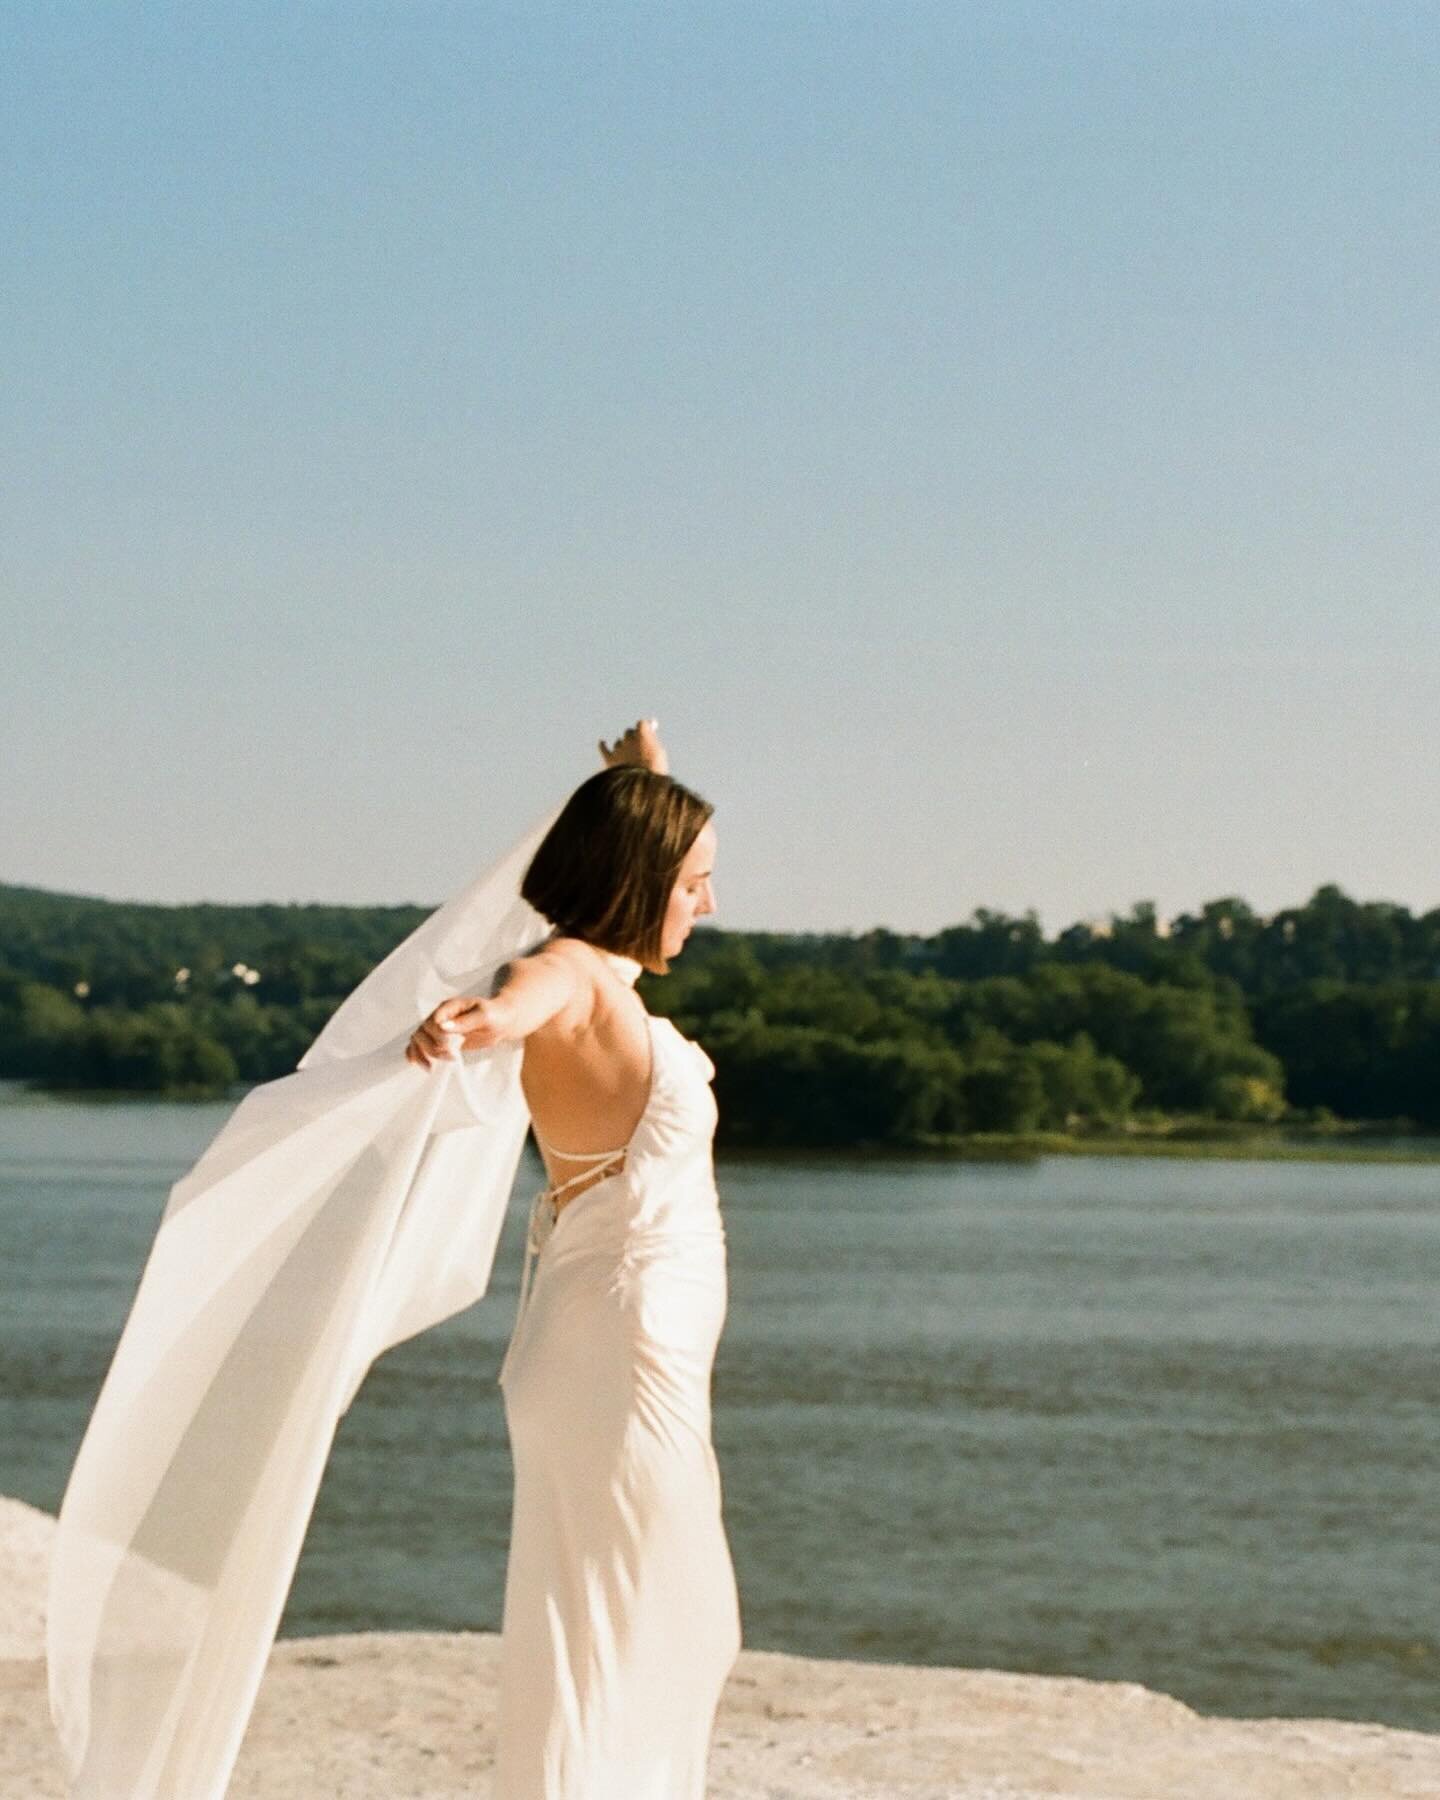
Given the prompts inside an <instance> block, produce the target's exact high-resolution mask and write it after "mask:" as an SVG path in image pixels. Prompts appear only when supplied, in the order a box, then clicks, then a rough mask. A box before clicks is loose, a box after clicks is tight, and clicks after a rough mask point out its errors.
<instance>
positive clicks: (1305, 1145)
mask: <svg viewBox="0 0 1440 1800" xmlns="http://www.w3.org/2000/svg"><path fill="white" fill-rule="evenodd" d="M258 1085H263V1084H259V1083H248V1084H236V1085H235V1086H233V1087H231V1088H230V1089H228V1090H227V1091H226V1092H224V1093H221V1094H216V1093H211V1092H198V1093H197V1092H187V1091H185V1090H183V1089H182V1090H174V1091H168V1092H167V1091H164V1090H155V1089H133V1088H69V1087H55V1088H51V1087H46V1086H45V1085H43V1083H41V1082H39V1081H34V1080H26V1079H14V1078H10V1079H5V1080H0V1105H18V1104H27V1103H28V1104H34V1105H46V1106H50V1105H57V1106H58V1105H66V1104H73V1105H80V1106H126V1105H131V1104H135V1103H137V1102H140V1103H145V1104H148V1105H166V1106H168V1105H182V1106H206V1105H210V1106H228V1107H232V1108H233V1107H235V1106H238V1105H239V1103H240V1101H241V1100H243V1099H244V1098H245V1096H246V1094H248V1093H249V1092H250V1091H251V1088H252V1087H254V1086H258ZM1412 1137H1413V1141H1407V1139H1411V1138H1412ZM716 1151H717V1154H718V1155H719V1156H721V1157H723V1158H724V1159H725V1160H727V1161H734V1162H807V1163H813V1162H817V1161H821V1162H839V1163H846V1164H861V1165H863V1164H865V1163H879V1162H903V1163H924V1162H931V1163H974V1162H993V1163H1025V1164H1033V1163H1039V1162H1043V1161H1044V1160H1045V1159H1046V1158H1047V1157H1051V1156H1089V1157H1107V1156H1111V1157H1137V1156H1138V1157H1146V1156H1148V1157H1159V1158H1164V1159H1170V1160H1175V1159H1177V1158H1178V1159H1180V1160H1185V1161H1198V1162H1319V1163H1356V1164H1364V1163H1373V1164H1400V1165H1406V1164H1433V1163H1440V1137H1436V1136H1434V1135H1432V1134H1431V1133H1428V1132H1420V1131H1417V1132H1414V1133H1413V1134H1412V1133H1408V1132H1406V1131H1405V1130H1403V1129H1402V1128H1400V1127H1399V1126H1397V1125H1394V1124H1390V1123H1387V1122H1384V1121H1336V1122H1335V1123H1334V1124H1326V1125H1318V1126H1309V1127H1305V1126H1295V1125H1289V1126H1287V1125H1283V1124H1277V1125H1272V1126H1268V1127H1266V1126H1253V1125H1252V1126H1232V1125H1225V1124H1220V1123H1213V1122H1208V1121H1190V1122H1187V1123H1183V1124H1177V1125H1174V1126H1172V1127H1171V1128H1170V1129H1169V1130H1166V1129H1164V1128H1163V1127H1160V1128H1149V1129H1138V1130H1131V1131H1127V1132H1107V1133H1093V1134H1089V1135H1086V1136H1079V1135H1076V1134H1073V1133H1069V1132H1056V1131H1037V1132H1016V1133H1007V1132H976V1133H973V1134H971V1135H968V1136H958V1137H945V1138H940V1137H937V1138H935V1139H933V1140H927V1141H925V1142H922V1143H918V1144H846V1145H835V1144H831V1145H825V1144H727V1143H725V1142H724V1140H723V1138H722V1139H720V1140H719V1141H718V1142H717V1144H716Z"/></svg>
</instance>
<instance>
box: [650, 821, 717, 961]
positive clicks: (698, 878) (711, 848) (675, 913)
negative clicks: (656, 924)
mask: <svg viewBox="0 0 1440 1800" xmlns="http://www.w3.org/2000/svg"><path fill="white" fill-rule="evenodd" d="M714 868H715V827H714V825H713V824H712V823H711V821H710V820H708V819H707V820H706V821H705V824H704V825H703V826H702V827H701V830H700V834H699V836H698V837H697V838H696V839H695V842H694V843H693V844H692V845H691V846H690V848H689V850H688V851H687V852H686V855H685V860H684V862H682V863H681V865H680V873H679V874H678V875H677V876H676V877H675V886H674V887H673V888H672V889H671V890H670V904H669V905H668V906H667V907H666V908H665V923H664V925H663V926H662V927H661V929H660V953H661V955H662V956H663V957H664V958H665V960H666V961H667V962H668V961H669V960H670V958H671V957H672V956H676V955H678V954H679V952H680V951H681V950H683V949H684V948H685V940H686V939H687V938H688V937H689V935H690V933H691V931H692V930H693V928H694V925H695V921H696V920H697V919H703V918H704V917H705V916H706V914H707V913H713V912H714V910H715V890H714V888H713V887H712V886H711V885H710V877H711V875H712V873H713V872H714Z"/></svg>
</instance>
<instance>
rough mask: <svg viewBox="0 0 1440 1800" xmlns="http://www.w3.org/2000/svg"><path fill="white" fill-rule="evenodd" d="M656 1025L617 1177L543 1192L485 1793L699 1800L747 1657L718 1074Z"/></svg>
mask: <svg viewBox="0 0 1440 1800" xmlns="http://www.w3.org/2000/svg"><path fill="white" fill-rule="evenodd" d="M646 1017H647V1020H648V1029H649V1032H650V1038H651V1045H652V1062H651V1069H652V1074H651V1083H650V1092H649V1097H648V1099H647V1101H646V1106H645V1111H644V1113H643V1115H642V1117H641V1120H640V1123H639V1125H638V1126H637V1127H636V1129H635V1132H634V1133H633V1135H632V1137H631V1139H630V1142H629V1143H628V1145H626V1146H625V1149H624V1152H623V1155H624V1164H623V1167H621V1168H620V1169H619V1170H618V1171H617V1172H615V1173H612V1174H605V1175H602V1177H601V1179H600V1180H599V1181H595V1182H593V1184H592V1185H591V1186H589V1187H586V1188H584V1189H583V1190H582V1191H581V1192H580V1193H578V1194H576V1195H574V1196H573V1197H572V1198H571V1199H570V1200H568V1201H567V1202H566V1203H565V1204H564V1205H563V1206H562V1207H561V1208H560V1209H559V1212H558V1214H557V1212H556V1211H555V1207H554V1203H553V1200H552V1198H551V1195H552V1193H553V1192H554V1190H552V1189H549V1188H547V1189H545V1190H543V1191H542V1192H541V1194H540V1195H539V1196H537V1199H536V1203H535V1207H534V1210H533V1212H532V1215H531V1222H530V1232H529V1237H528V1241H527V1254H526V1265H525V1277H526V1279H525V1280H524V1281H522V1287H521V1300H520V1307H519V1310H518V1312H517V1315H516V1322H515V1329H514V1332H513V1334H512V1336H511V1340H510V1345H509V1348H508V1350H507V1351H506V1354H505V1360H504V1362H503V1363H502V1365H501V1369H500V1377H499V1380H500V1387H501V1392H502V1394H503V1397H504V1407H505V1418H506V1426H507V1429H508V1431H509V1434H510V1446H511V1453H512V1458H513V1462H514V1468H515V1498H514V1509H513V1515H512V1521H511V1539H510V1554H509V1562H508V1565H507V1569H506V1579H505V1600H504V1613H503V1620H502V1626H501V1649H500V1693H499V1717H498V1730H497V1746H496V1765H495V1768H496V1774H495V1788H494V1796H495V1800H704V1795H705V1773H706V1764H707V1760H708V1756H709V1747H710V1738H711V1733H712V1730H713V1726H714V1719H715V1712H716V1707H717V1705H718V1702H719V1699H720V1693H721V1690H722V1688H723V1687H724V1684H725V1680H726V1677H727V1676H728V1674H729V1672H730V1670H731V1668H732V1667H733V1665H734V1662H735V1659H736V1656H737V1655H738V1653H739V1650H740V1643H741V1622H740V1607H739V1596H738V1593H737V1591H736V1585H735V1574H734V1568H733V1566H732V1563H731V1559H730V1550H729V1545H728V1542H727V1540H726V1535H725V1528H724V1522H723V1517H722V1507H721V1483H720V1473H719V1468H718V1465H717V1463H716V1459H715V1452H714V1449H713V1448H712V1445H711V1441H710V1422H711V1415H710V1377H711V1369H712V1365H713V1362H714V1356H715V1349H716V1345H717V1343H718V1341H719V1337H720V1331H721V1328H722V1326H723V1324H724V1320H725V1311H726V1302H727V1283H726V1249H725V1233H724V1228H723V1225H722V1222H721V1216H720V1206H719V1197H718V1195H717V1193H716V1188H715V1177H714V1168H713V1162H712V1156H711V1145H712V1139H713V1137H714V1131H715V1119H716V1113H715V1100H714V1095H713V1094H712V1092H711V1089H710V1082H711V1080H712V1078H713V1076H714V1073H715V1070H714V1065H713V1064H712V1063H711V1061H710V1059H709V1057H708V1056H706V1054H705V1052H704V1051H703V1050H702V1049H701V1048H700V1046H699V1045H698V1044H696V1043H694V1042H692V1041H691V1040H690V1039H689V1038H687V1037H685V1036H683V1035H682V1033H681V1032H680V1031H679V1030H678V1029H677V1028H676V1027H675V1026H674V1025H672V1024H671V1023H670V1021H669V1020H668V1019H665V1018H662V1017H659V1016H657V1015H653V1014H649V1013H647V1014H646ZM611 1154H612V1158H613V1156H616V1155H619V1154H620V1153H619V1152H616V1153H611ZM592 1173H593V1171H592ZM532 1255H533V1256H534V1259H535V1260H534V1264H533V1282H532V1281H531V1280H530V1279H529V1278H530V1276H531V1270H532V1265H531V1256H532Z"/></svg>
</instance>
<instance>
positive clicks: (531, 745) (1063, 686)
mask: <svg viewBox="0 0 1440 1800" xmlns="http://www.w3.org/2000/svg"><path fill="white" fill-rule="evenodd" d="M1437 76H1440V11H1437V9H1436V8H1435V7H1434V6H1433V5H1432V4H1429V3H1428V0H1426V3H1425V4H1420V5H1410V4H1405V3H1403V0H1386V3H1385V4H1383V5H1378V6H1377V5H1374V4H1372V3H1371V0H1355V3H1354V4H1351V5H1345V6H1335V5H1310V4H1304V3H1303V0H1285V3H1283V4H1281V3H1273V0H1243V3H1241V4H1199V3H1185V0H1152V3H1147V4H1104V3H1091V0H1057V3H1055V4H1026V3H1024V0H1004V3H1003V4H993V5H978V4H967V3H966V0H942V3H940V4H933V5H932V4H907V3H905V0H874V3H872V4H868V5H845V4H829V5H818V4H803V5H802V4H788V3H787V0H764V3H763V4H754V5H752V4H749V3H748V0H738V3H737V0H715V3H714V4H711V5H705V6H696V5H687V4H683V3H679V4H677V3H676V0H665V3H664V4H653V5H632V4H627V3H626V0H604V3H603V4H594V5H571V6H549V5H543V4H539V5H537V4H530V3H528V0H527V4H524V5H511V6H507V7H499V6H491V5H487V4H482V3H480V0H472V3H470V4H450V5H446V4H439V3H424V0H412V3H409V4H403V3H401V0H390V3H388V4H373V3H367V0H345V3H344V4H333V5H315V4H311V5H296V4H292V5H279V4H274V3H271V0H244V4H242V5H239V6H237V5H234V4H232V3H229V0H227V3H226V4H186V5H179V4H173V5H164V6H161V5H153V6H142V5H123V4H104V3H103V0H84V3H81V4H60V3H57V0H43V3H42V0H29V3H28V4H26V3H24V0H21V3H20V4H16V5H11V6H8V7H6V8H5V9H4V11H3V15H0V150H3V156H0V196H3V198H0V231H3V236H4V241H5V244H6V246H7V250H8V253H9V254H8V256H7V275H6V279H5V282H4V284H3V288H0V321H3V345H4V402H3V406H0V464H3V466H0V476H3V483H0V486H3V497H0V611H3V626H4V630H3V637H0V646H3V658H4V660H3V667H0V695H3V704H0V879H5V880H9V881H18V882H24V883H30V884H35V885H41V886H47V887H56V888H62V889H68V890H73V891H77V892H82V893H90V894H104V895H109V896H112V897H116V898H129V899H150V900H169V901H173V900H198V899H212V900H260V899H273V900H344V901H364V902H369V901H402V900H409V901H420V902H426V903H435V902H438V901H439V900H441V899H443V898H444V897H445V896H446V895H447V894H448V893H450V892H451V891H453V889H455V888H456V887H458V886H459V885H460V884H461V883H462V882H464V881H466V880H468V879H469V878H470V876H471V875H472V874H473V873H474V872H475V871H476V870H477V869H478V868H479V867H481V866H483V865H484V864H485V863H486V862H488V861H489V860H491V858H492V856H493V855H494V854H496V853H497V852H498V851H499V850H500V849H502V848H503V847H504V846H505V845H506V844H507V843H508V842H509V841H510V840H511V839H512V838H514V837H515V836H516V835H518V833H519V832H520V831H521V830H522V829H524V828H525V827H527V826H528V825H529V824H530V823H531V821H532V819H534V818H535V817H537V816H538V815H539V814H540V812H541V811H542V810H544V809H545V808H547V807H549V806H550V805H553V804H556V803H558V801H559V799H560V798H562V797H563V795H564V793H565V792H567V791H568V789H569V788H570V787H571V786H573V785H574V784H575V783H576V782H577V781H579V780H580V779H582V778H583V777H584V775H586V774H587V773H588V772H589V770H590V768H591V767H592V766H598V757H597V756H596V754H595V751H594V744H595V740H596V739H597V738H598V737H599V736H601V735H602V734H603V735H606V736H611V735H613V734H614V733H615V732H617V731H618V730H620V729H621V728H623V726H625V725H626V724H628V723H629V722H630V721H632V720H633V719H634V718H636V717H637V716H639V715H641V714H650V713H653V714H655V715H657V716H658V717H659V719H660V723H661V727H662V730H663V732H664V734H665V736H666V738H667V739H668V741H669V743H670V746H671V750H672V755H673V761H674V768H675V772H676V774H677V775H679V776H680V777H681V778H682V779H684V780H687V781H689V782H690V783H691V785H693V786H695V787H697V788H698V789H699V790H700V791H701V792H702V793H704V794H705V795H706V796H707V797H708V798H710V799H711V800H713V801H714V802H715V803H716V807H717V813H716V827H717V831H718V833H719V840H720V847H719V856H718V859H717V865H716V888H717V895H718V899H719V903H720V912H719V915H718V917H717V921H716V922H717V923H718V924H729V925H732V926H736V927H749V928H758V927H768V928H774V929H781V930H788V929H814V928H820V929H827V928H834V929H855V930H862V929H866V928H868V927H870V926H872V925H877V924H883V925H888V926H891V927H893V928H895V929H899V930H912V931H932V930H935V929H937V928H938V927H940V926H941V925H944V924H947V923H951V922H954V921H956V920H959V919H962V918H964V917H965V916H966V915H968V913H969V912H970V910H971V909H972V908H973V907H975V906H977V905H987V906H992V907H999V908H1003V909H1005V910H1009V911H1016V912H1019V911H1023V910H1024V909H1026V908H1027V907H1031V906H1033V907H1035V908H1036V909H1037V910H1038V911H1039V913H1040V915H1041V918H1042V920H1043V922H1044V923H1045V926H1046V928H1047V929H1049V930H1054V929H1055V928H1057V927H1058V926H1062V925H1064V924H1066V923H1068V922H1070V921H1071V920H1072V919H1075V918H1078V917H1087V916H1088V917H1095V916H1099V915H1103V914H1105V913H1107V912H1109V911H1112V910H1114V911H1126V910H1128V908H1129V907H1130V906H1131V905H1132V904H1133V903H1134V902H1135V901H1136V900H1139V899H1150V900H1154V901H1155V902H1156V904H1157V906H1158V907H1159V909H1160V911H1161V912H1162V914H1165V915H1169V914H1171V913H1174V912H1176V911H1179V910H1183V909H1185V908H1189V907H1194V906H1196V905H1198V904H1199V903H1201V902H1202V901H1203V900H1205V899H1209V898H1214V897H1217V896H1220V895H1223V894H1232V893H1238V894H1241V895H1243V896H1244V897H1246V898H1247V899H1248V900H1250V901H1251V903H1252V904H1254V905H1256V906H1257V907H1259V908H1260V909H1261V910H1263V911H1267V912H1268V911H1271V910H1273V909H1275V908H1278V907H1280V906H1283V905H1287V904H1291V903H1298V902H1300V901H1303V900H1304V899H1305V898H1307V897H1308V896H1309V894H1310V893H1311V892H1312V891H1313V889H1314V888H1315V887H1316V886H1317V885H1318V884H1320V883H1321V882H1324V881H1338V882H1339V883H1340V884H1341V885H1342V886H1344V887H1345V888H1346V889H1347V890H1348V891H1349V892H1351V893H1352V894H1355V895H1357V896H1358V897H1361V898H1367V899H1391V900H1399V901H1403V902H1405V903H1407V904H1409V905H1411V906H1414V907H1416V908H1423V909H1428V908H1430V907H1432V906H1434V905H1436V904H1437V903H1440V883H1437V876H1436V849H1435V835H1436V834H1435V815H1436V802H1437V799H1440V780H1437V762H1436V749H1437V727H1436V719H1437V715H1440V579H1437V578H1440V542H1437V539H1440V511H1437V504H1436V502H1437V495H1440V468H1437V463H1440V427H1437V410H1436V407H1437V395H1440V131H1437V125H1436V120H1437V117H1440V109H1437V98H1440V82H1437Z"/></svg>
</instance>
